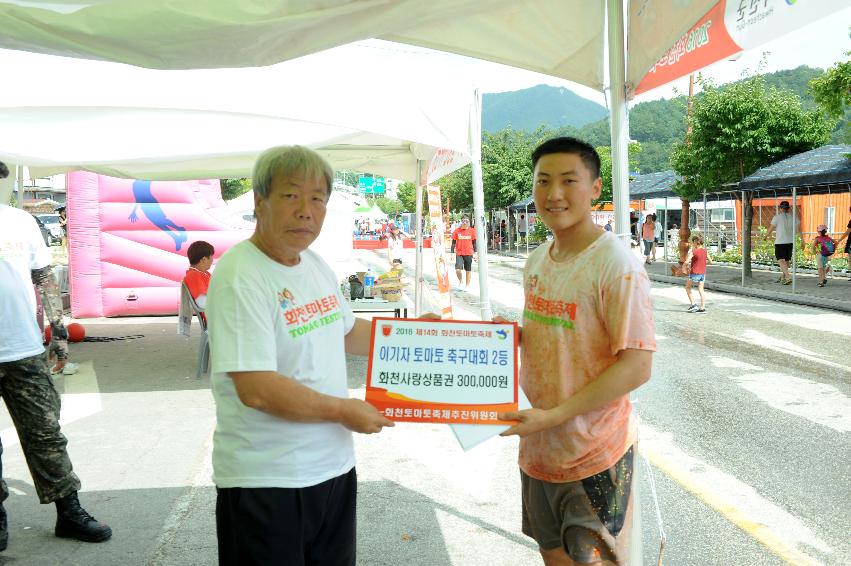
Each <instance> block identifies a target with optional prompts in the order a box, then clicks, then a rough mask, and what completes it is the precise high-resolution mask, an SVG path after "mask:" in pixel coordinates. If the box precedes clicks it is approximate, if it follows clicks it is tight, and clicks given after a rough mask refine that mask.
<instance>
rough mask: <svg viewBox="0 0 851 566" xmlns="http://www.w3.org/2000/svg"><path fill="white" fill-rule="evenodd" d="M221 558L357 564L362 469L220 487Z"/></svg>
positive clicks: (239, 564) (232, 563) (233, 565)
mask: <svg viewBox="0 0 851 566" xmlns="http://www.w3.org/2000/svg"><path fill="white" fill-rule="evenodd" d="M216 493H217V498H216V535H217V536H218V540H219V564H220V565H227V566H251V565H257V566H260V565H265V564H300V565H303V564H321V565H322V566H355V555H356V552H355V551H356V527H355V519H356V502H357V474H356V473H355V469H354V468H352V469H351V471H349V472H348V473H347V474H343V475H341V476H337V477H336V478H332V479H330V480H328V481H325V482H322V483H320V484H317V485H312V486H310V487H301V488H281V487H261V488H245V487H230V488H216Z"/></svg>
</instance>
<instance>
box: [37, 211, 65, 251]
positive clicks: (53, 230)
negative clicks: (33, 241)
mask: <svg viewBox="0 0 851 566" xmlns="http://www.w3.org/2000/svg"><path fill="white" fill-rule="evenodd" d="M33 216H35V217H36V218H37V219H38V220H39V223H40V224H41V225H42V226H44V227H45V228H47V231H48V232H49V233H50V237H51V240H52V241H51V242H48V243H47V245H51V244H54V243H59V242H61V241H62V236H63V234H62V226H60V225H59V215H58V214H34V215H33ZM45 239H46V238H45Z"/></svg>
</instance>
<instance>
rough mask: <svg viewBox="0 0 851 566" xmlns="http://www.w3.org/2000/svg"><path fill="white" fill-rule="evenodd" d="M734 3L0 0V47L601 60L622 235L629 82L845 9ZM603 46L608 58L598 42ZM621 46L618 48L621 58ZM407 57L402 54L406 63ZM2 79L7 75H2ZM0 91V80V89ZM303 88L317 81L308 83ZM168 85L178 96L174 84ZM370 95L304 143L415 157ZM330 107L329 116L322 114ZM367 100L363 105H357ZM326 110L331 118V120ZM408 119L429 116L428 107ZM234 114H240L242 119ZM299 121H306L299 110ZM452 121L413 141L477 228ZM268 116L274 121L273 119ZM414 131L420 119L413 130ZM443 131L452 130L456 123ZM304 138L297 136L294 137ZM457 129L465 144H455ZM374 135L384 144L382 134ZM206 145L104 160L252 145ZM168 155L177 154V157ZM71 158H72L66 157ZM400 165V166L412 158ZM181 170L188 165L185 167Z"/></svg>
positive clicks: (471, 148)
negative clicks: (414, 50)
mask: <svg viewBox="0 0 851 566" xmlns="http://www.w3.org/2000/svg"><path fill="white" fill-rule="evenodd" d="M734 4H737V3H727V2H725V1H724V0H721V1H717V0H597V1H588V0H519V1H518V0H488V1H482V0H433V1H431V2H428V3H424V2H420V0H396V1H394V2H388V1H386V0H322V1H319V0H305V1H303V2H297V3H294V2H287V1H285V0H280V1H279V2H265V3H261V4H258V3H257V2H254V1H253V0H228V1H221V2H208V3H205V4H204V6H203V10H199V9H198V4H197V3H194V2H191V0H177V1H175V0H147V1H146V2H137V1H136V0H25V1H24V0H0V21H2V22H3V29H2V30H0V48H9V49H15V50H22V51H31V52H34V53H43V54H55V55H63V56H70V57H75V58H84V59H93V60H105V61H118V62H124V63H128V64H131V65H135V66H139V67H147V68H151V69H214V68H224V67H256V66H262V65H270V64H274V63H277V62H279V61H284V60H289V59H293V58H297V57H299V56H301V55H305V54H308V53H315V52H318V51H321V50H323V49H327V48H329V47H333V46H337V45H343V44H346V43H348V42H351V41H355V40H359V39H364V38H370V37H374V38H381V39H387V40H391V41H396V42H402V43H408V44H412V45H418V46H423V47H429V48H433V49H439V50H443V51H449V52H454V53H460V54H463V55H469V56H473V57H477V58H480V59H485V60H490V61H494V62H499V63H504V64H508V65H512V66H516V67H521V68H525V69H530V70H534V71H539V72H543V73H546V74H549V75H553V76H556V77H561V78H564V79H568V80H572V81H575V82H577V83H580V84H584V85H587V86H590V87H592V88H595V89H598V90H603V88H604V79H603V77H604V70H605V67H606V65H608V78H609V80H608V85H609V86H608V88H609V92H610V100H611V114H612V120H611V126H612V157H613V163H614V166H613V189H614V204H615V210H616V223H615V228H616V231H617V233H618V234H621V235H625V234H626V233H627V231H628V211H627V199H628V191H627V159H626V157H627V155H626V146H627V139H628V125H627V115H626V100H627V99H628V97H629V96H630V95H631V93H634V92H635V91H636V89H637V88H639V87H640V86H641V85H642V84H645V87H644V88H647V87H646V83H642V79H645V78H646V77H647V76H649V74H653V73H656V72H657V70H659V69H661V71H660V72H659V73H658V74H657V75H654V76H656V77H657V79H658V80H656V81H655V82H654V83H653V84H654V85H658V84H663V83H662V82H659V81H661V80H664V81H667V80H672V79H673V78H676V77H677V76H682V75H684V74H687V73H688V72H690V71H693V70H696V69H698V68H700V67H702V66H705V65H708V64H710V63H712V62H714V61H716V60H718V59H721V58H724V57H726V56H729V55H731V54H733V53H735V52H737V51H741V50H742V49H744V48H750V47H753V46H755V45H758V44H759V43H760V42H764V41H766V40H767V39H768V38H773V37H777V36H778V35H782V34H783V33H785V32H787V31H789V30H791V29H794V28H795V27H797V26H800V25H805V24H806V23H808V22H809V21H812V20H814V19H817V18H819V17H824V16H826V15H829V14H831V13H833V12H836V11H838V10H841V9H843V8H847V0H821V1H820V2H818V3H803V2H800V3H797V4H796V3H794V2H792V3H790V2H785V3H784V2H781V1H780V0H772V6H771V13H769V12H767V11H766V12H760V13H757V14H753V13H751V12H753V11H754V10H757V11H759V10H763V9H765V10H767V9H768V8H767V6H768V4H767V3H765V6H763V7H762V8H760V7H759V6H758V5H757V4H759V3H757V4H754V5H753V6H751V7H750V8H749V11H748V13H742V10H741V9H740V8H739V9H737V8H736V7H735V5H734ZM752 4H753V3H752ZM775 5H776V6H775ZM775 8H776V10H775ZM775 11H776V13H774V12H775ZM737 12H738V13H737ZM626 15H628V21H627V18H626V17H625V16H626ZM737 16H738V17H737ZM769 16H770V17H769ZM725 28H726V29H725ZM716 32H721V33H720V37H716ZM728 32H729V33H728ZM713 38H715V39H713ZM731 38H732V39H731ZM606 42H608V50H607V51H608V52H607V55H608V57H606V50H605V49H604V46H605V44H606ZM626 45H629V58H628V59H627V57H626ZM707 52H710V53H707ZM695 54H698V55H697V56H695ZM707 55H708V56H707ZM414 65H415V64H414V63H412V64H411V66H412V67H413V66H414ZM346 69H347V67H346V66H344V65H340V66H338V67H337V70H339V71H345V70H346ZM4 70H5V69H4ZM337 70H335V71H334V72H332V73H330V74H329V75H328V80H329V82H332V81H333V83H332V84H331V85H328V86H327V88H328V90H329V91H333V90H335V89H339V88H341V86H340V85H343V86H349V85H355V86H358V83H357V82H353V83H339V82H338V81H337V80H336V75H337ZM445 71H446V69H438V70H435V71H432V72H421V73H420V76H419V82H417V83H412V84H425V83H428V84H431V83H434V82H435V81H440V84H441V86H449V85H452V83H453V80H451V79H447V77H446V76H445V75H444V72H445ZM648 71H652V73H648ZM662 71H664V72H662ZM192 72H193V73H202V72H203V71H192ZM8 76H11V77H15V75H14V74H10V75H8ZM364 77H367V75H364ZM660 77H665V78H660ZM394 79H396V77H394ZM13 80H15V79H14V78H13ZM258 85H262V86H258ZM264 86H265V83H255V82H251V83H247V85H246V94H248V95H249V96H248V98H249V99H250V98H251V95H253V94H256V91H257V90H259V89H261V88H263V87H264ZM286 86H287V87H288V88H286V89H284V91H283V92H287V91H291V90H293V89H292V85H291V84H290V85H286ZM650 88H652V86H651V87H650ZM7 92H9V90H8V89H7V90H6V91H5V92H4V94H5V93H7ZM65 92H69V91H65ZM310 92H311V93H315V92H317V91H316V89H310ZM415 92H417V89H416V88H406V89H405V91H404V95H403V96H400V97H399V98H401V99H405V98H407V97H409V96H413V95H414V93H415ZM433 92H434V91H433ZM171 94H179V93H178V92H177V91H174V90H173V91H172V92H171ZM184 94H185V93H184ZM275 94H279V93H275ZM376 98H380V100H381V103H380V104H378V105H377V106H372V107H369V108H364V109H360V108H358V109H357V111H356V112H354V115H355V116H358V117H362V118H363V119H365V120H369V121H370V123H372V121H373V120H380V119H381V118H382V117H387V119H386V120H384V122H383V126H384V127H374V126H372V125H370V126H368V127H359V126H363V124H357V125H356V124H353V123H351V119H352V115H353V113H352V110H353V108H356V107H355V106H353V105H343V106H340V107H337V106H336V105H334V104H329V105H326V106H324V110H326V113H324V114H322V115H320V116H318V119H312V118H307V119H306V120H307V121H315V122H317V123H319V124H322V125H325V126H338V127H342V128H350V131H338V132H337V134H339V136H341V137H337V136H334V135H333V134H332V133H331V132H327V133H329V134H332V137H331V138H330V139H326V140H325V142H324V143H322V142H319V141H317V142H316V143H311V145H314V146H315V147H320V148H321V147H326V148H328V149H327V150H328V152H329V157H331V160H332V162H333V163H334V164H335V165H336V166H338V167H339V166H342V165H341V163H340V162H339V161H335V160H334V157H333V153H332V152H331V148H334V149H339V150H341V153H340V156H341V157H342V156H343V155H348V157H349V158H354V159H353V161H355V162H357V161H362V158H361V157H356V156H355V155H359V152H360V151H361V150H362V149H363V148H364V147H370V146H369V144H366V145H360V149H356V150H355V151H354V152H352V151H351V150H353V149H354V148H352V147H347V146H350V145H352V144H350V143H349V142H350V141H351V140H352V138H351V137H346V136H355V137H357V136H358V135H359V133H360V134H366V133H372V134H379V135H382V136H388V137H390V138H393V137H395V138H396V139H397V140H398V141H401V142H402V143H401V145H395V147H396V150H398V151H396V150H393V149H391V150H390V152H391V153H395V156H396V157H397V158H399V157H401V156H402V155H403V154H404V153H405V148H407V150H408V152H409V153H410V154H411V155H412V156H415V157H416V159H417V160H418V161H419V162H420V165H419V167H421V164H422V161H420V160H421V159H422V155H423V152H422V151H420V150H419V149H417V147H416V146H417V144H416V143H406V142H405V140H408V141H409V142H412V141H413V140H411V138H412V137H414V136H405V135H401V133H400V132H398V130H397V131H396V134H394V133H393V132H394V129H393V125H394V124H396V125H398V126H400V127H403V129H406V131H410V130H407V126H408V125H409V122H408V120H410V119H411V118H412V117H417V115H416V113H414V114H413V115H412V114H411V113H410V112H409V111H406V112H405V114H404V115H405V118H406V119H405V120H403V121H394V117H396V115H395V114H394V113H393V112H392V111H390V112H388V111H387V109H386V108H385V107H384V105H385V104H386V103H388V102H391V106H392V101H393V99H394V97H393V96H380V97H377V96H376ZM476 98H477V99H478V97H476ZM27 104H32V102H29V103H27ZM4 106H6V105H4ZM143 106H144V105H143ZM473 107H474V112H478V105H477V104H475V103H474V105H473ZM170 108H178V109H183V108H190V109H197V108H199V105H198V104H196V103H194V101H193V103H192V104H189V105H186V106H171V107H170ZM200 108H202V109H203V108H204V107H203V106H200ZM241 108H242V110H241V112H243V113H245V114H252V113H253V112H254V109H253V107H252V106H251V104H250V103H247V104H245V105H243V106H241ZM102 109H103V108H102ZM338 109H339V110H341V112H340V113H337V112H335V110H338ZM372 109H374V110H375V112H371V111H369V110H372ZM24 112H26V110H25V109H23V108H20V107H19V108H17V109H15V110H13V111H12V113H13V114H14V115H16V116H20V115H22V114H23V113H24ZM273 116H274V117H276V118H278V119H282V118H286V119H292V118H294V116H293V115H291V114H290V115H284V116H281V115H278V114H273ZM337 116H340V117H341V119H340V120H337ZM420 117H423V118H424V119H425V121H426V122H428V115H427V114H422V115H420ZM242 118H245V121H246V122H250V121H251V119H250V117H247V116H243V117H242ZM10 119H11V120H12V121H13V123H14V120H15V118H14V117H7V116H0V123H2V124H3V128H4V131H5V124H6V122H7V120H10ZM300 119H302V120H305V118H304V117H300ZM452 123H453V124H455V125H456V127H462V128H465V129H467V132H466V133H467V137H466V138H465V136H463V135H459V136H457V137H456V136H455V135H452V134H449V132H450V131H452V130H451V129H450V130H443V129H442V128H441V127H440V126H437V125H435V127H434V128H432V129H431V131H432V132H433V133H438V132H439V133H440V134H443V137H445V138H446V140H447V141H451V142H452V143H446V144H444V143H438V142H437V140H434V139H431V138H430V139H428V140H419V143H420V144H423V145H431V144H433V145H432V147H447V148H450V149H454V150H456V151H462V152H464V153H466V154H467V155H469V156H470V157H472V159H473V163H474V167H473V169H474V174H473V179H474V185H475V186H474V204H475V208H476V216H477V219H479V220H480V224H482V225H483V224H484V222H483V221H484V212H483V207H482V206H481V204H482V194H481V171H480V167H479V164H478V161H479V157H480V156H479V153H480V150H479V148H478V145H479V141H480V140H479V139H477V138H478V135H477V133H478V118H477V117H473V119H472V120H469V119H468V120H463V121H458V122H452ZM281 126H282V124H280V123H279V124H278V127H281ZM424 126H425V124H424ZM471 126H472V127H471ZM287 127H289V126H287ZM294 127H295V126H294ZM426 129H429V128H424V129H423V130H421V131H418V133H422V132H424V131H425V130H426ZM351 130H353V131H351ZM238 133H239V134H242V133H244V131H243V130H240V132H238ZM455 133H459V132H457V130H455ZM447 134H449V135H447ZM438 137H440V136H438ZM305 139H306V138H301V141H302V143H305V142H304V140H305ZM311 139H312V138H311ZM462 139H465V142H466V143H464V144H461V143H458V142H460V140H462ZM207 141H209V140H207ZM361 141H363V140H361ZM384 141H389V140H387V139H386V138H385V140H384ZM453 144H454V145H453ZM267 145H268V144H267ZM335 146H336V147H335ZM375 147H376V148H377V147H378V146H375ZM386 147H388V146H385V148H386ZM389 147H391V148H392V147H394V144H393V143H392V142H391V143H390V145H389ZM214 149H215V148H208V152H207V153H205V154H203V155H200V156H199V155H198V154H196V153H193V152H191V151H190V152H187V153H179V152H175V151H172V152H171V153H169V154H167V155H160V157H162V158H163V159H162V160H160V161H159V163H169V162H170V161H169V160H170V159H171V162H170V163H171V165H170V166H169V167H167V168H165V169H166V170H165V171H164V170H163V166H162V165H154V161H153V160H150V159H149V160H147V162H146V163H140V160H139V159H137V158H124V159H123V161H121V163H123V165H122V167H123V168H122V169H119V168H117V167H115V163H114V162H113V167H114V168H113V169H112V171H113V172H119V171H122V170H125V171H127V172H128V173H127V174H130V173H129V172H130V171H132V170H134V169H133V166H134V165H139V164H141V165H144V168H142V169H140V170H139V171H144V172H145V175H146V176H148V177H154V178H156V177H157V176H158V175H169V176H173V175H174V174H175V170H176V169H179V168H180V164H191V165H190V166H191V167H193V168H194V169H192V170H193V171H195V172H197V171H198V170H199V169H200V168H202V167H205V166H208V165H209V166H212V167H213V169H210V171H211V172H212V171H221V170H222V169H215V167H216V166H215V165H213V164H212V163H211V162H210V159H209V158H210V157H211V156H212V157H214V158H215V160H216V161H217V162H219V163H222V164H224V165H223V167H224V169H227V170H229V171H231V172H233V171H236V170H238V169H239V168H240V167H244V165H245V163H246V161H247V159H248V158H247V155H249V154H251V152H252V150H251V149H246V148H237V149H234V148H232V147H231V148H229V149H228V150H227V151H225V152H223V153H222V154H214V153H213V154H211V153H210V152H212V151H214ZM376 152H377V149H376ZM426 153H427V151H426ZM4 155H6V156H7V157H14V158H10V159H9V160H10V161H12V162H15V161H16V160H17V161H18V162H23V161H24V159H25V157H26V156H24V155H21V154H17V153H16V152H15V151H11V150H8V149H5V150H4V148H2V147H0V158H2V157H3V156H4ZM42 155H43V154H42ZM175 155H177V156H179V157H178V158H177V161H176V162H175V160H174V157H173V156H175ZM89 159H90V160H91V163H90V166H91V167H92V168H93V169H92V170H95V169H94V167H106V164H104V163H97V159H99V158H97V157H95V156H90V157H89ZM66 160H67V158H66ZM58 161H59V163H45V164H44V165H45V166H48V167H50V166H52V165H53V166H58V167H62V163H64V161H63V160H62V159H59V160H58ZM71 161H72V162H75V163H77V166H79V163H80V162H79V161H78V160H71ZM113 161H115V160H113ZM141 161H146V160H144V159H143V160H141ZM367 161H368V162H369V163H372V166H370V167H366V166H355V165H349V167H352V168H361V169H365V170H371V171H374V172H377V173H384V174H388V175H389V173H387V172H386V171H384V170H381V169H379V168H378V165H377V162H378V159H377V153H376V154H373V155H372V157H371V158H370V159H368V160H367ZM412 161H413V160H412V159H411V160H409V162H408V164H407V165H411V162H412ZM66 165H68V163H66ZM69 166H70V165H69ZM405 169H406V170H412V169H413V167H411V168H410V169H408V168H407V167H405ZM231 174H233V173H231ZM189 176H198V175H197V174H195V173H192V174H191V175H189ZM394 176H399V177H402V178H410V177H407V176H404V175H394ZM418 177H419V175H418ZM483 236H484V234H479V241H480V242H481V241H484V237H483ZM484 267H485V272H484V273H482V275H483V276H486V265H485V266H484ZM483 290H484V291H485V292H484V293H483V295H482V303H483V309H482V313H483V316H484V317H487V316H488V313H489V305H488V300H487V295H486V289H484V288H483Z"/></svg>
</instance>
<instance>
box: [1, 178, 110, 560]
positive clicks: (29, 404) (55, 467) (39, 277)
mask: <svg viewBox="0 0 851 566" xmlns="http://www.w3.org/2000/svg"><path fill="white" fill-rule="evenodd" d="M8 174H9V169H8V168H7V167H6V165H5V164H4V163H0V178H5V177H7V176H8ZM50 262H51V254H50V250H49V249H48V248H47V246H46V245H45V243H44V239H43V238H42V236H41V231H40V230H39V227H38V224H37V223H36V221H35V218H33V217H32V216H31V215H30V214H28V213H26V212H24V211H23V210H19V209H17V208H13V207H11V206H8V205H5V204H0V396H2V397H3V401H5V403H6V407H7V408H8V410H9V413H10V414H11V415H12V422H13V423H14V425H15V430H16V431H17V433H18V438H19V439H20V442H21V448H22V449H23V452H24V458H26V461H27V465H28V467H29V469H30V475H31V476H32V479H33V484H34V485H35V491H36V493H37V494H38V498H39V501H40V502H41V503H55V504H56V512H57V517H56V526H55V528H54V534H55V535H56V536H57V537H62V538H75V539H77V540H81V541H84V542H101V541H105V540H107V539H109V538H110V537H111V536H112V529H110V528H109V526H107V525H105V524H104V523H101V522H99V521H97V520H96V519H95V518H94V517H92V516H91V515H89V513H88V512H87V511H86V510H85V509H83V507H82V506H81V505H80V500H79V498H78V497H77V492H78V491H79V490H80V487H81V484H80V478H78V477H77V474H75V473H74V470H73V466H72V465H71V459H70V457H69V456H68V451H67V448H66V446H67V444H68V440H67V439H66V438H65V436H64V435H63V434H62V430H61V427H60V425H59V410H60V399H59V393H58V392H57V391H56V388H55V386H54V384H53V380H52V379H51V378H50V370H49V369H48V364H47V353H46V352H45V351H44V346H43V343H42V335H41V331H40V330H39V326H38V322H37V320H36V301H35V294H34V293H33V284H35V286H36V288H37V289H38V291H39V293H40V294H41V296H42V302H43V305H44V309H45V312H46V314H47V318H48V320H49V321H50V328H51V343H50V349H51V350H52V351H54V352H55V353H56V355H57V359H58V361H57V367H58V368H59V370H58V371H61V370H62V369H63V366H65V364H66V363H67V360H68V331H67V330H66V328H65V325H64V323H63V321H62V317H63V308H62V297H61V295H60V292H59V286H58V285H57V283H56V279H55V278H54V276H53V271H52V269H51V266H50ZM0 453H2V447H0ZM0 469H2V468H0ZM8 497H9V488H8V486H7V485H6V482H5V481H4V480H3V479H2V478H0V502H2V501H5V500H6V498H8ZM8 543H9V523H8V518H7V515H6V510H5V508H3V506H2V504H0V551H2V550H5V549H6V547H7V546H8Z"/></svg>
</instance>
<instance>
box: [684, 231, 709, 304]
mask: <svg viewBox="0 0 851 566" xmlns="http://www.w3.org/2000/svg"><path fill="white" fill-rule="evenodd" d="M689 246H690V247H689V250H688V255H687V256H686V265H691V268H690V269H689V276H688V278H687V279H686V295H688V303H689V307H688V312H696V313H698V314H706V303H705V301H704V297H703V282H704V281H705V280H706V264H707V263H710V264H711V263H712V258H711V257H709V254H708V253H706V250H705V249H704V248H703V238H701V237H700V236H699V235H697V234H694V235H693V236H692V237H691V238H689ZM692 283H697V292H698V294H699V295H700V306H697V304H696V303H695V302H694V301H693V300H692V298H691V285H692Z"/></svg>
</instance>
